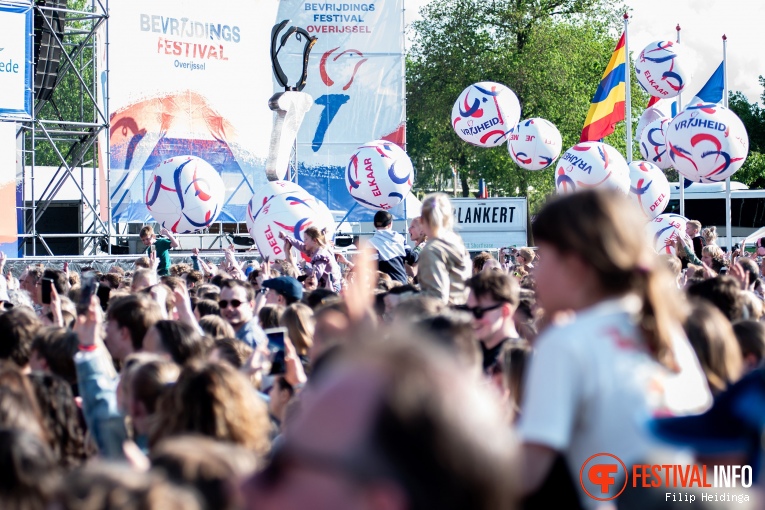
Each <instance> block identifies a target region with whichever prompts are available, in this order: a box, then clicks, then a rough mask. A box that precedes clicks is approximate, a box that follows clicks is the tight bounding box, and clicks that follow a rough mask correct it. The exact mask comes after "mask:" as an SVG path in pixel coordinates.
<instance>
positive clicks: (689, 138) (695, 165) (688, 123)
mask: <svg viewBox="0 0 765 510" xmlns="http://www.w3.org/2000/svg"><path fill="white" fill-rule="evenodd" d="M667 153H668V154H669V157H670V159H671V160H672V166H673V167H674V168H675V169H676V170H677V171H678V172H679V173H680V174H681V175H682V176H683V177H685V178H686V179H689V180H691V181H693V182H720V181H724V180H725V179H726V178H727V177H730V176H731V175H733V174H734V173H736V171H738V169H739V168H741V165H743V164H744V161H746V156H747V154H748V153H749V136H748V135H747V133H746V128H744V124H743V123H742V122H741V119H739V118H738V116H737V115H736V114H735V113H733V112H732V111H731V110H729V109H727V108H725V107H724V106H720V105H717V104H711V103H699V104H694V105H690V106H688V107H687V108H686V109H685V110H683V111H682V112H680V113H679V114H678V115H677V116H676V117H675V118H674V119H672V122H670V123H669V126H668V128H667Z"/></svg>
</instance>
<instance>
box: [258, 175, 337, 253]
mask: <svg viewBox="0 0 765 510" xmlns="http://www.w3.org/2000/svg"><path fill="white" fill-rule="evenodd" d="M301 189H302V188H301ZM256 205H257V204H253V203H252V201H250V204H249V205H248V207H247V216H246V221H247V230H248V231H249V232H250V236H252V238H253V240H254V241H255V244H256V245H257V247H258V251H259V252H260V254H261V255H262V256H264V257H270V258H271V260H278V259H284V257H285V254H284V241H283V240H281V239H279V232H284V233H285V234H286V235H288V236H290V237H294V238H295V239H297V240H298V241H305V236H304V232H305V230H306V229H307V228H308V227H312V226H314V227H317V228H319V229H322V228H324V227H325V225H324V224H323V222H322V220H321V219H320V217H319V214H320V211H319V210H318V208H317V207H316V206H315V202H313V197H311V195H309V194H308V193H307V192H305V191H303V193H291V192H288V193H283V194H281V195H276V196H274V197H272V198H271V199H270V200H268V201H267V202H266V203H265V205H261V206H259V207H256Z"/></svg>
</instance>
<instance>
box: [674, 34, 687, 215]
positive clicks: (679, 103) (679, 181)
mask: <svg viewBox="0 0 765 510" xmlns="http://www.w3.org/2000/svg"><path fill="white" fill-rule="evenodd" d="M675 30H677V42H678V43H680V23H678V24H677V26H676V27H675ZM682 106H683V93H682V92H680V93H679V94H678V95H677V113H678V114H679V113H680V111H681V110H680V109H681V108H682ZM677 184H678V186H679V188H680V216H685V177H683V175H682V174H681V173H680V172H677Z"/></svg>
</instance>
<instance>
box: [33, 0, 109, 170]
mask: <svg viewBox="0 0 765 510" xmlns="http://www.w3.org/2000/svg"><path fill="white" fill-rule="evenodd" d="M68 8H69V9H72V10H75V11H82V12H88V11H90V10H91V4H90V2H86V0H70V1H69V3H68ZM62 16H64V14H62ZM67 16H68V18H67V19H66V24H65V27H66V28H65V34H64V36H63V38H62V41H63V43H64V46H65V47H66V48H67V52H68V53H69V54H70V56H72V57H74V58H73V62H71V63H70V62H69V60H68V59H67V58H66V57H65V56H64V55H63V54H62V55H61V65H60V67H59V82H58V83H57V85H56V87H55V89H54V91H53V94H52V95H51V97H50V99H48V100H47V101H45V102H44V103H43V104H42V108H40V110H39V112H38V113H37V118H38V119H46V120H58V121H62V122H64V121H68V122H72V121H73V122H94V120H95V121H97V119H96V115H95V113H94V104H93V101H92V100H91V99H90V97H89V95H88V93H87V90H90V91H91V93H93V94H94V95H95V84H94V75H95V70H94V66H93V62H94V59H95V48H94V44H93V42H94V41H95V38H94V37H93V38H90V39H88V34H89V33H90V31H91V28H92V27H93V25H94V23H95V20H94V19H87V17H86V16H83V15H82V14H72V13H70V14H68V15H67ZM83 43H85V44H83ZM72 64H73V65H72ZM75 69H76V70H77V71H78V72H79V73H80V75H81V77H82V81H81V80H80V79H79V78H78V76H77V74H76V73H75ZM83 82H84V83H85V85H83ZM86 85H87V86H86ZM39 104H40V103H38V104H37V105H36V107H39ZM45 127H46V129H48V130H50V137H51V138H52V140H53V143H51V141H50V140H48V138H47V137H46V136H45V134H44V133H43V132H42V131H38V132H37V133H36V141H35V164H36V165H49V166H60V165H61V160H60V158H59V156H58V155H57V153H56V152H57V151H58V152H60V153H61V154H62V156H64V158H65V159H66V161H67V163H68V164H72V163H73V162H75V161H80V162H88V161H89V160H91V161H92V159H93V158H94V153H95V145H93V146H90V147H85V146H83V145H82V144H81V142H82V140H85V139H86V138H87V135H86V133H85V132H86V131H87V130H86V129H76V128H75V129H73V128H72V127H71V126H67V124H65V123H62V124H50V123H47V124H45ZM75 131H80V133H79V134H75ZM27 140H28V141H27V143H28V144H31V139H29V138H28V139H27Z"/></svg>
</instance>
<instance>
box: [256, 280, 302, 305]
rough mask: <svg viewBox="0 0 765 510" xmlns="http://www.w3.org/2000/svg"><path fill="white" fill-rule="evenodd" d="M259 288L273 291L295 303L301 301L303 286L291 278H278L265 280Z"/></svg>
mask: <svg viewBox="0 0 765 510" xmlns="http://www.w3.org/2000/svg"><path fill="white" fill-rule="evenodd" d="M261 287H263V288H266V289H274V290H275V291H276V292H278V293H279V294H281V295H282V296H285V297H287V298H289V299H293V300H295V301H300V300H301V299H303V286H302V285H300V282H299V281H297V280H296V279H295V278H292V277H291V276H279V277H277V278H271V279H270V280H265V281H264V282H263V285H261Z"/></svg>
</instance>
